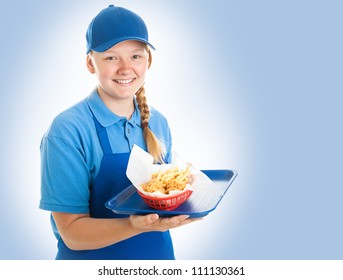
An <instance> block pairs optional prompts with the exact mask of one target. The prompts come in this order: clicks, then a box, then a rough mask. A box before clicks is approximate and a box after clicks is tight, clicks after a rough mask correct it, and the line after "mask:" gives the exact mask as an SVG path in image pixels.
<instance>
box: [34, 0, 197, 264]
mask: <svg viewBox="0 0 343 280" xmlns="http://www.w3.org/2000/svg"><path fill="white" fill-rule="evenodd" d="M86 39H87V59H86V61H87V68H88V70H89V71H90V73H92V74H95V75H96V77H97V80H98V85H97V87H96V89H95V90H94V91H93V92H92V93H91V94H90V95H89V96H88V97H87V98H86V99H84V100H83V101H81V102H80V103H78V104H76V105H74V106H73V107H71V108H70V109H68V110H66V111H64V112H62V113H61V114H60V115H58V116H57V117H56V118H55V119H54V121H53V123H52V124H51V126H50V128H49V129H48V131H47V132H46V134H45V135H44V137H43V139H42V142H41V163H42V164H41V170H42V172H41V182H42V183H41V200H40V208H41V209H44V210H48V211H51V213H52V215H51V223H52V228H53V232H54V234H55V236H56V238H57V240H58V252H57V255H56V259H174V258H175V257H174V251H173V245H172V240H171V236H170V232H169V229H171V228H176V227H179V226H182V225H185V224H188V223H190V222H192V219H190V218H188V216H186V215H180V216H174V217H171V218H161V217H159V216H158V215H157V214H150V215H142V216H134V215H132V216H123V215H117V214H114V213H113V212H112V211H111V210H108V209H107V208H106V207H105V202H106V201H107V200H109V199H110V198H111V197H113V196H114V195H116V194H117V193H118V192H120V191H121V190H123V189H124V188H126V187H127V186H129V185H130V184H131V183H130V181H129V180H128V178H127V177H126V167H127V163H128V158H129V155H130V151H131V149H132V147H133V145H134V144H136V145H138V146H140V147H142V148H143V149H145V150H146V151H148V152H149V153H150V154H151V155H152V156H153V157H154V159H155V162H156V163H169V162H170V161H171V146H172V139H171V134H170V130H169V127H168V123H167V120H166V119H165V117H164V116H163V115H162V114H161V113H160V112H158V111H157V110H155V109H154V108H152V107H149V106H148V105H147V102H146V98H145V90H144V80H145V75H146V72H147V70H148V68H149V66H150V64H151V59H152V57H151V51H150V49H154V47H153V46H152V45H151V44H150V43H149V41H148V32H147V28H146V25H145V23H144V21H143V20H142V19H141V18H140V17H139V16H138V15H137V14H135V13H133V12H131V11H129V10H127V9H124V8H121V7H114V6H112V5H111V6H109V7H108V8H106V9H104V10H102V11H101V12H100V13H99V14H98V15H97V16H96V17H95V18H94V19H93V20H92V22H91V23H90V25H89V27H88V30H87V35H86Z"/></svg>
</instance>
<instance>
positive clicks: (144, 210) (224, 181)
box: [105, 170, 237, 218]
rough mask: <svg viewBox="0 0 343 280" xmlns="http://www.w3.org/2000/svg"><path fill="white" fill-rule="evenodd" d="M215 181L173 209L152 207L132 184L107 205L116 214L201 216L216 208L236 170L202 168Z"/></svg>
mask: <svg viewBox="0 0 343 280" xmlns="http://www.w3.org/2000/svg"><path fill="white" fill-rule="evenodd" d="M202 172H203V173H205V174H206V175H207V176H208V177H209V178H210V179H211V180H212V181H213V182H214V185H213V186H212V187H209V188H201V189H200V190H196V189H195V190H194V191H193V193H192V195H191V196H190V198H189V199H188V200H187V201H186V202H184V203H183V204H181V205H180V206H179V207H177V208H175V209H173V210H171V211H163V210H156V209H153V208H150V207H149V206H148V205H147V204H146V203H145V202H144V201H143V199H142V198H141V197H140V196H139V194H138V193H137V190H136V188H135V187H134V186H133V185H130V186H129V187H127V188H126V189H124V190H123V191H122V192H120V193H119V194H117V195H116V196H114V197H113V198H112V199H110V200H109V201H107V202H106V203H105V206H106V207H107V208H108V209H110V210H112V211H113V212H114V213H116V214H121V215H143V214H151V213H157V214H158V215H160V216H161V217H170V216H175V215H189V216H190V217H191V218H201V217H204V216H206V215H208V214H209V213H210V212H211V211H213V210H214V209H216V207H217V206H218V204H219V202H220V201H221V199H222V198H223V196H224V195H225V193H226V192H227V190H228V189H229V187H230V185H231V184H232V182H233V181H234V179H235V178H236V176H237V172H236V171H234V170H202Z"/></svg>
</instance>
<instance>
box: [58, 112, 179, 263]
mask: <svg viewBox="0 0 343 280" xmlns="http://www.w3.org/2000/svg"><path fill="white" fill-rule="evenodd" d="M94 122H95V126H96V129H97V133H98V137H99V140H100V144H101V147H102V150H103V152H104V157H103V159H102V162H101V166H100V170H99V173H98V174H97V176H96V178H95V180H94V183H93V185H92V186H91V189H90V216H91V217H92V218H126V217H128V216H124V215H118V214H115V213H113V212H112V211H111V210H109V209H107V208H106V207H105V202H106V201H108V200H109V199H110V198H111V197H113V196H115V195H116V194H118V193H119V192H120V191H122V190H123V189H124V188H126V187H127V186H129V185H130V184H131V182H130V181H129V179H128V178H127V177H126V167H127V163H128V160H129V156H130V153H120V154H113V153H112V149H111V146H110V142H109V139H108V135H107V131H106V128H104V127H103V126H101V125H100V123H99V122H98V121H97V120H96V118H95V117H94ZM56 259H60V260H66V259H68V260H70V259H76V260H173V259H175V257H174V250H173V245H172V240H171V236H170V233H169V231H166V232H148V233H141V234H139V235H136V236H134V237H131V238H129V239H126V240H124V241H121V242H118V243H115V244H113V245H111V246H108V247H105V248H101V249H96V250H80V251H76V250H71V249H69V248H68V247H67V246H66V245H65V243H64V242H63V240H62V239H61V238H60V239H59V241H58V253H57V256H56Z"/></svg>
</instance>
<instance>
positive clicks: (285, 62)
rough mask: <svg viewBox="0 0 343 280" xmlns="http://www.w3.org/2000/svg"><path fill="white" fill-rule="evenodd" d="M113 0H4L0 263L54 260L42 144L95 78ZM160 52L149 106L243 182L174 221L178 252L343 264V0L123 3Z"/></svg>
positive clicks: (182, 146) (189, 148)
mask: <svg viewBox="0 0 343 280" xmlns="http://www.w3.org/2000/svg"><path fill="white" fill-rule="evenodd" d="M110 3H111V1H81V0H77V1H66V0H62V1H43V0H33V1H23V0H21V1H7V2H6V3H2V7H1V10H0V15H1V16H0V36H1V44H0V50H1V52H0V53H1V76H0V77H1V89H2V90H1V95H0V96H1V101H0V106H1V110H0V116H1V118H0V128H1V138H0V141H1V145H0V147H1V181H2V186H1V188H0V197H1V203H0V224H1V230H0V259H53V258H54V256H55V251H56V244H55V239H54V236H53V234H52V232H51V229H50V224H49V214H48V213H46V212H44V211H41V210H39V209H38V203H39V197H40V193H39V188H40V182H39V180H40V179H39V168H40V167H39V165H40V161H39V144H40V139H41V137H42V135H43V133H44V132H45V130H46V129H47V128H48V126H49V124H50V123H51V121H52V119H53V117H54V116H56V114H58V113H59V112H61V111H62V110H64V109H66V108H67V107H69V106H71V105H72V104H74V103H75V102H77V101H79V100H80V99H82V98H83V97H85V96H86V95H88V93H89V92H90V91H91V90H92V88H93V87H94V85H95V80H94V77H92V76H91V75H90V74H89V73H88V72H87V70H86V67H85V53H84V52H85V31H86V28H87V25H88V23H89V22H90V20H91V19H92V17H93V16H94V15H95V14H96V13H97V12H98V11H100V10H101V9H102V8H104V7H106V6H107V5H108V4H110ZM115 3H116V5H119V6H125V7H127V8H129V9H132V10H134V11H136V12H138V13H139V14H140V15H141V16H142V17H143V18H144V19H145V21H146V23H147V25H148V26H149V31H150V35H151V41H152V43H153V44H154V45H155V47H156V49H157V51H156V52H155V53H154V61H153V66H152V69H151V70H150V73H149V76H148V80H147V89H148V96H147V97H148V101H149V103H150V104H152V105H154V106H155V107H157V108H158V109H160V110H161V111H162V112H163V113H164V114H165V115H166V116H167V117H168V119H169V121H170V125H171V128H172V130H173V136H174V148H175V150H176V151H177V152H178V153H179V154H180V155H182V157H183V158H184V159H185V160H187V161H189V162H192V163H193V164H194V165H195V166H197V167H199V168H201V169H236V170H237V171H238V177H237V179H236V181H235V182H234V183H233V185H232V186H231V188H230V189H229V191H228V193H227V195H226V196H225V197H224V198H223V200H222V202H221V203H220V205H219V206H218V208H217V209H216V211H214V212H212V213H211V214H210V215H209V216H208V217H206V218H205V219H204V220H203V221H200V222H197V223H194V224H191V225H188V226H186V227H183V228H180V229H176V230H173V232H172V234H173V236H174V243H175V251H176V257H177V258H178V259H343V242H342V236H343V225H342V213H343V203H342V198H343V183H342V182H343V180H342V174H343V172H342V169H343V160H342V158H343V148H342V143H343V139H342V138H343V137H342V135H343V132H342V119H343V113H342V111H343V110H342V107H343V106H342V105H343V97H342V93H343V90H342V89H343V86H342V76H343V75H342V74H343V69H342V65H343V61H342V60H343V59H342V49H343V44H342V24H343V20H342V13H341V11H342V5H341V4H339V3H340V1H330V0H328V1H294V0H291V1H266V0H263V1H252V0H249V1H248V0H245V1H244V0H243V1H229V0H220V1H219V0H217V1H210V0H206V1H205V0H188V1H184V0H165V1H157V0H154V1H153V0H146V1H138V0H137V1H115Z"/></svg>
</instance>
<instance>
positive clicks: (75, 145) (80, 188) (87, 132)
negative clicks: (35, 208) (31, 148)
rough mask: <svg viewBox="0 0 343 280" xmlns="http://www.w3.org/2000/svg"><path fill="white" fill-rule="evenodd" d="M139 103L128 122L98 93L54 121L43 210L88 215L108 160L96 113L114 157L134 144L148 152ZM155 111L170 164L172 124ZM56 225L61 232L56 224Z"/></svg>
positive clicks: (44, 169)
mask: <svg viewBox="0 0 343 280" xmlns="http://www.w3.org/2000/svg"><path fill="white" fill-rule="evenodd" d="M134 104H135V110H134V113H133V115H132V117H131V118H130V119H129V120H128V119H127V118H126V117H120V116H117V115H115V114H114V113H112V112H111V111H110V110H109V109H108V108H107V106H106V105H105V104H104V102H103V101H102V100H101V98H100V96H99V95H98V93H97V91H96V90H94V91H93V92H92V93H91V94H90V95H89V96H88V97H87V98H86V99H84V100H83V101H81V102H80V103H78V104H76V105H74V106H73V107H71V108H70V109H68V110H66V111H64V112H62V113H61V114H60V115H58V116H57V117H56V118H55V119H54V121H53V122H52V124H51V126H50V128H49V129H48V131H47V132H46V133H45V135H44V137H43V139H42V142H41V146H40V149H41V200H40V204H39V207H40V208H41V209H44V210H49V211H57V212H66V213H73V214H83V213H89V196H90V186H91V185H92V182H93V181H94V179H95V177H96V175H97V173H98V171H99V168H100V164H101V160H102V157H103V151H102V148H101V146H100V142H99V139H98V135H97V131H96V128H95V124H94V120H93V114H94V116H95V118H96V119H97V120H98V122H99V123H100V124H101V125H102V126H104V127H105V128H106V130H107V133H108V136H109V140H110V144H111V148H112V151H113V153H127V152H130V151H131V149H132V147H133V145H134V144H136V145H138V146H140V147H141V148H143V149H145V150H146V144H145V141H144V138H143V133H142V127H141V119H140V111H139V109H138V107H137V102H136V100H134ZM150 111H151V117H150V121H149V127H150V129H151V130H152V131H153V132H154V133H155V135H156V136H157V138H159V140H160V141H161V142H162V143H163V144H164V147H165V151H166V154H165V158H164V160H165V161H166V162H167V163H168V162H171V145H172V138H171V134H170V129H169V126H168V123H167V120H166V118H165V117H164V116H163V115H162V114H161V113H160V112H158V111H157V110H155V109H154V108H150ZM92 113H93V114H92ZM109 199H110V198H109ZM53 227H54V232H55V233H56V232H57V231H56V228H55V225H54V223H53Z"/></svg>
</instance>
